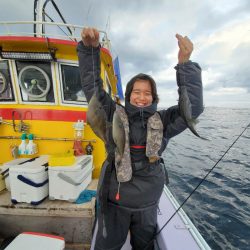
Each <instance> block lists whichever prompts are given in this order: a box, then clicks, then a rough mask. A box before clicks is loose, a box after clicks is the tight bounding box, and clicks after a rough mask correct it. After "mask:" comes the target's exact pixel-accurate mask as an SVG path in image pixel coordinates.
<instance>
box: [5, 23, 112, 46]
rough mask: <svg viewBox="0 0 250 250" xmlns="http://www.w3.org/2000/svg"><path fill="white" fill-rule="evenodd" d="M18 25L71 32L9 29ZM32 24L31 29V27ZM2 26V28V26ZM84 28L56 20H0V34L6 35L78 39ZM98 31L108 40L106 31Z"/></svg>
mask: <svg viewBox="0 0 250 250" xmlns="http://www.w3.org/2000/svg"><path fill="white" fill-rule="evenodd" d="M20 25H27V26H28V25H33V26H34V25H43V26H44V27H46V26H52V27H58V28H59V29H61V30H62V28H68V29H70V30H71V34H65V32H64V31H63V33H64V35H61V34H57V33H54V32H53V33H46V32H45V33H43V32H39V31H38V32H29V31H27V32H26V31H11V27H13V26H16V27H17V26H20ZM33 26H32V29H33ZM2 27H4V28H2ZM83 28H84V26H80V25H74V24H68V23H67V24H65V23H57V22H44V21H0V35H5V36H6V35H7V36H20V35H22V36H33V37H50V38H59V39H66V40H73V41H79V40H80V39H81V37H80V33H81V30H82V29H83ZM99 32H100V33H101V34H102V35H103V38H104V39H102V40H108V39H107V33H106V32H105V31H102V30H99Z"/></svg>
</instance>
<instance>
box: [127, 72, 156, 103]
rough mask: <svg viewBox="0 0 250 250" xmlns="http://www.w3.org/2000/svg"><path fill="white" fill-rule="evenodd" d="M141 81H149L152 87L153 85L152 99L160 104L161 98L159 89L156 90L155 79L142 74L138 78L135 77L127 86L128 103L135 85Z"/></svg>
mask: <svg viewBox="0 0 250 250" xmlns="http://www.w3.org/2000/svg"><path fill="white" fill-rule="evenodd" d="M140 80H144V81H145V80H146V81H149V83H150V85H151V91H152V97H153V103H154V102H155V103H158V102H159V97H158V94H157V89H156V84H155V81H154V79H153V78H152V77H151V76H150V75H146V74H143V73H140V74H138V75H136V76H134V77H133V78H132V79H131V80H130V81H129V82H128V84H127V86H126V91H125V100H126V101H127V102H130V95H131V93H132V90H133V87H134V84H135V82H136V81H140Z"/></svg>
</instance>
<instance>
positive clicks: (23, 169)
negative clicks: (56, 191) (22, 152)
mask: <svg viewBox="0 0 250 250" xmlns="http://www.w3.org/2000/svg"><path fill="white" fill-rule="evenodd" d="M47 166H48V156H41V157H38V158H35V160H34V161H32V162H26V163H24V164H21V165H16V166H13V167H11V168H10V170H9V174H10V189H11V201H12V202H13V203H18V202H27V203H31V204H32V205H38V204H40V203H41V202H42V201H43V200H44V199H45V198H46V197H47V196H48V194H49V184H48V171H47V170H48V168H47Z"/></svg>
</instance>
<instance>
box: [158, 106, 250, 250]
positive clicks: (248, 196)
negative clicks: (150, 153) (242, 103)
mask: <svg viewBox="0 0 250 250" xmlns="http://www.w3.org/2000/svg"><path fill="white" fill-rule="evenodd" d="M249 123H250V109H231V108H215V107H208V108H205V110H204V112H203V114H202V115H201V116H200V117H199V123H198V124H197V131H198V133H199V134H200V135H201V136H203V137H206V138H208V139H209V140H208V141H206V140H201V139H199V138H198V137H196V136H194V135H193V134H192V133H191V131H190V130H189V129H186V130H185V131H184V132H182V133H181V134H179V135H178V136H176V137H174V138H172V139H171V140H170V142H169V145H168V147H167V149H166V150H165V152H164V153H163V158H164V160H165V165H166V167H167V169H168V172H169V179H170V184H169V188H170V190H171V191H172V193H173V194H174V195H175V197H176V199H177V200H178V201H179V203H182V202H183V201H184V200H185V198H186V197H187V196H188V195H189V194H190V193H191V192H192V190H193V189H194V188H195V187H196V186H197V184H198V183H199V182H200V181H201V179H203V177H204V176H205V175H206V174H207V173H208V171H209V170H210V169H211V168H212V167H213V166H214V165H215V164H216V162H217V161H218V160H219V159H220V158H221V156H222V155H223V153H224V152H225V151H226V150H227V149H228V148H229V147H230V145H231V144H232V143H233V142H234V140H235V139H236V138H237V136H238V135H240V134H241V132H242V131H243V130H244V129H245V127H246V126H247V125H248V124H249ZM183 209H184V210H185V212H186V213H187V214H188V216H189V217H190V219H191V220H192V222H193V223H194V224H195V226H196V227H197V229H198V230H199V232H200V233H201V234H202V236H203V237H204V238H205V240H206V241H207V243H208V244H209V246H210V247H211V248H212V249H215V250H217V249H218V250H219V249H223V250H225V249H240V250H247V249H250V127H249V128H248V129H247V130H246V131H245V132H244V133H243V135H242V136H241V137H240V138H239V139H238V141H237V142H236V143H235V144H234V145H233V147H232V148H231V149H230V150H229V151H228V153H227V154H226V155H225V157H224V158H223V159H222V160H221V161H220V162H219V163H218V165H217V166H216V167H215V168H214V170H213V171H212V172H211V173H210V174H209V175H208V177H207V178H206V180H205V181H204V182H203V183H202V185H201V186H200V187H199V188H198V189H197V191H196V192H195V193H194V194H193V195H192V196H191V198H190V199H189V200H188V201H187V203H186V204H185V205H184V206H183Z"/></svg>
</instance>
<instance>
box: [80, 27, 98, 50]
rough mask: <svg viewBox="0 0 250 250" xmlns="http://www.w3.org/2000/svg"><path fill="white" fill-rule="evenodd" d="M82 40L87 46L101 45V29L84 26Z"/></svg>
mask: <svg viewBox="0 0 250 250" xmlns="http://www.w3.org/2000/svg"><path fill="white" fill-rule="evenodd" d="M81 36H82V41H83V44H84V45H85V46H92V47H98V46H99V31H98V30H97V29H95V28H83V30H82V33H81Z"/></svg>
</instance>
